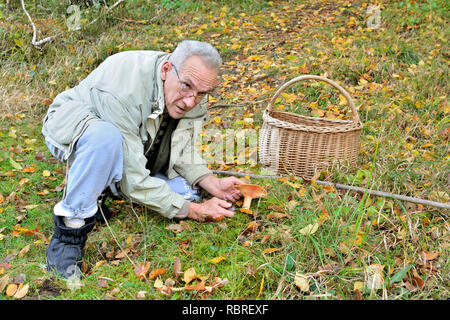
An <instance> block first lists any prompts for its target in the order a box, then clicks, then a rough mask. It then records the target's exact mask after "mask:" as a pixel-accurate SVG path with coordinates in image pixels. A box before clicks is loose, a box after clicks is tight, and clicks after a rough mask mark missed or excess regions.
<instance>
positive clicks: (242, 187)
mask: <svg viewBox="0 0 450 320" xmlns="http://www.w3.org/2000/svg"><path fill="white" fill-rule="evenodd" d="M234 187H235V188H236V189H239V191H241V193H242V195H243V196H244V197H250V198H259V197H267V192H266V190H264V189H263V188H262V187H260V186H258V185H256V184H247V183H242V184H238V185H237V186H234Z"/></svg>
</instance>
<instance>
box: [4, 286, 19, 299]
mask: <svg viewBox="0 0 450 320" xmlns="http://www.w3.org/2000/svg"><path fill="white" fill-rule="evenodd" d="M16 291H17V284H15V283H10V284H9V285H8V287H7V288H6V295H7V296H8V297H12V296H13V295H14V294H15V293H16Z"/></svg>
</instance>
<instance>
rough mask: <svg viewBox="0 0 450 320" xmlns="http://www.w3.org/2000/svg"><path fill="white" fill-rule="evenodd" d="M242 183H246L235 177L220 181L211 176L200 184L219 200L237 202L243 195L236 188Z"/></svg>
mask: <svg viewBox="0 0 450 320" xmlns="http://www.w3.org/2000/svg"><path fill="white" fill-rule="evenodd" d="M242 183H244V182H242V181H241V180H239V179H238V178H235V177H227V178H222V179H219V178H217V177H216V176H214V175H210V176H208V177H206V178H204V179H203V180H201V181H200V182H199V183H198V184H199V186H200V187H202V188H203V189H205V190H206V191H208V192H209V193H211V194H212V195H213V196H215V197H217V198H219V199H223V200H227V201H231V202H236V201H237V200H239V199H240V198H241V197H242V194H241V192H240V191H239V190H237V189H236V188H235V186H237V185H239V184H242Z"/></svg>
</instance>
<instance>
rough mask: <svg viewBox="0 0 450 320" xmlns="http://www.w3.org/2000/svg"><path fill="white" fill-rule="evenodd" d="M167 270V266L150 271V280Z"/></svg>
mask: <svg viewBox="0 0 450 320" xmlns="http://www.w3.org/2000/svg"><path fill="white" fill-rule="evenodd" d="M166 271H167V269H165V268H161V269H155V270H152V271H151V272H150V274H149V275H148V280H153V279H155V278H156V277H157V276H159V275H163V274H165V273H166Z"/></svg>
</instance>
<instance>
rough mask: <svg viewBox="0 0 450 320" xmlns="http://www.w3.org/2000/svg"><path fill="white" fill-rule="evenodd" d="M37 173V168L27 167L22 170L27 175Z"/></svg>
mask: <svg viewBox="0 0 450 320" xmlns="http://www.w3.org/2000/svg"><path fill="white" fill-rule="evenodd" d="M35 171H36V168H35V167H26V168H25V169H23V170H22V172H27V173H33V172H35Z"/></svg>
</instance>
